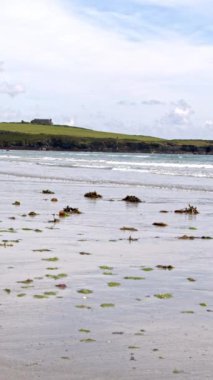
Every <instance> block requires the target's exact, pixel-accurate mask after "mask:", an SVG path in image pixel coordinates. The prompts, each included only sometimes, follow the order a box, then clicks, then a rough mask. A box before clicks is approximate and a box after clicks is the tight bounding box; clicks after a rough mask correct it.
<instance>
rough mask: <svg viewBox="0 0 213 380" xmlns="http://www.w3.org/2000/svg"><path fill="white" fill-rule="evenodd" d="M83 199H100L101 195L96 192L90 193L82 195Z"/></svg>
mask: <svg viewBox="0 0 213 380" xmlns="http://www.w3.org/2000/svg"><path fill="white" fill-rule="evenodd" d="M84 196H85V198H90V199H100V198H102V195H101V194H98V193H96V191H90V192H89V193H86V194H84Z"/></svg>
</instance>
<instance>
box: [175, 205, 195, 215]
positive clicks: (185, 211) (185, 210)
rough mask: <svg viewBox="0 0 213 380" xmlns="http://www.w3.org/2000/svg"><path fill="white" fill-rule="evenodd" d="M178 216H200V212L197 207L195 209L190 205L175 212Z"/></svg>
mask: <svg viewBox="0 0 213 380" xmlns="http://www.w3.org/2000/svg"><path fill="white" fill-rule="evenodd" d="M175 213H176V214H189V215H197V214H199V211H198V209H197V207H194V206H192V205H190V204H189V206H188V207H186V208H183V209H180V210H175Z"/></svg>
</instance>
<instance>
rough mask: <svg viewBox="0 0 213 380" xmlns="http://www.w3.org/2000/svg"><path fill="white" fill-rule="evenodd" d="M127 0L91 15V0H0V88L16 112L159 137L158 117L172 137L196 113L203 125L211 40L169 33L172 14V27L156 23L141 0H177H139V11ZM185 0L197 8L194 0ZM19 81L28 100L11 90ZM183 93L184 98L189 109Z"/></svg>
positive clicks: (212, 79) (155, 0)
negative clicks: (177, 127) (66, 117)
mask: <svg viewBox="0 0 213 380" xmlns="http://www.w3.org/2000/svg"><path fill="white" fill-rule="evenodd" d="M123 1H124V2H123ZM123 1H122V2H120V1H119V2H115V1H114V2H113V4H115V3H116V9H115V8H114V11H113V12H112V8H110V5H109V4H112V1H109V2H107V4H106V3H105V4H104V6H105V10H101V8H99V9H98V13H97V12H93V13H92V12H89V11H88V8H89V9H94V8H95V9H97V8H96V5H95V2H94V1H91V2H90V1H82V0H79V1H74V0H73V1H72V2H66V1H60V0H36V1H31V2H29V1H28V0H10V1H8V0H1V4H2V7H1V12H0V25H1V30H2V31H1V34H0V46H1V59H2V60H4V62H5V63H6V67H7V71H6V72H5V71H4V72H2V73H1V82H0V92H1V93H4V94H8V95H9V96H11V97H13V98H14V100H13V101H14V104H15V106H16V107H17V109H20V110H21V111H22V113H23V116H22V118H24V119H26V118H27V116H29V117H32V118H33V117H34V115H35V111H36V110H37V111H36V116H37V117H39V116H41V117H51V118H53V119H54V120H57V121H58V122H61V121H63V117H62V116H63V115H70V116H72V115H73V117H74V121H75V122H77V123H78V125H79V126H82V127H83V126H85V125H86V126H91V127H92V128H96V129H103V127H105V126H106V127H107V128H108V130H112V131H117V130H118V131H122V130H123V129H125V131H126V132H128V130H129V132H130V133H134V132H136V131H137V133H143V134H150V131H151V130H152V131H153V133H155V134H157V135H160V134H161V130H160V128H158V127H159V125H160V123H156V120H160V121H161V125H162V123H163V122H164V123H165V125H166V127H167V135H168V134H170V136H172V133H173V131H174V129H175V128H171V125H173V126H175V125H176V126H177V125H179V126H180V125H184V128H185V130H186V131H187V133H191V129H190V126H191V124H190V123H191V120H192V116H193V117H195V118H197V119H196V120H195V121H196V123H197V124H198V123H199V124H200V125H201V124H202V125H204V123H205V120H208V119H209V120H210V119H211V117H212V110H211V102H210V101H209V99H211V92H212V86H213V71H212V64H213V44H212V41H208V42H205V43H204V42H202V43H200V41H198V40H197V39H196V33H195V35H194V34H193V38H189V36H188V35H187V34H186V33H185V29H184V30H181V32H178V31H177V32H175V33H174V32H173V33H170V30H171V23H172V21H171V20H174V21H175V22H174V24H176V18H175V17H174V18H173V19H170V22H169V24H168V23H167V22H166V21H167V20H165V18H163V16H162V15H165V13H162V11H161V13H158V14H157V16H159V19H160V21H161V22H160V24H161V25H160V27H159V24H158V26H157V27H156V22H155V19H154V18H153V17H151V16H152V15H153V14H154V17H156V14H155V12H154V9H153V12H152V10H150V14H149V18H146V17H145V15H144V11H145V7H144V4H146V5H147V4H148V3H150V4H152V6H153V7H154V6H158V7H159V6H167V7H169V6H170V4H173V5H172V6H173V7H174V6H175V7H178V3H179V4H180V3H181V4H183V0H180V1H179V0H173V1H172V0H171V1H169V0H150V1H148V0H146V1H145V0H144V1H142V0H138V1H137V3H138V6H137V8H134V7H133V6H132V5H134V4H136V0H134V1H133V0H123ZM198 1H199V3H200V0H198ZM74 3H75V4H76V5H75V6H73V4H74ZM78 3H79V4H80V5H78ZM91 3H92V4H93V7H89V4H91ZM99 3H100V2H99ZM123 3H125V4H126V5H129V8H128V7H126V10H127V8H128V10H129V11H128V12H127V11H125V12H124V11H123V8H122V7H123ZM186 3H187V4H188V5H190V4H191V5H190V6H191V7H192V8H193V2H192V0H191V1H190V0H186ZM204 3H205V4H206V1H205V0H204ZM83 4H87V6H86V7H84V5H83ZM119 4H120V7H121V8H120V9H119V6H118V5H119ZM130 5H131V6H130ZM82 8H83V9H84V12H81V10H82ZM106 8H107V9H108V11H107V12H106ZM195 8H196V9H197V5H196V7H195V6H194V8H193V9H195ZM175 14H176V11H175ZM169 15H170V13H169ZM107 18H108V24H107V21H106V20H107ZM156 18H157V17H156ZM164 21H165V22H164ZM111 25H113V28H110V26H111ZM141 25H142V27H141ZM180 25H182V24H178V26H179V27H180ZM199 25H200V29H202V28H204V26H206V25H204V24H203V25H202V23H200V24H199ZM133 29H134V33H132V31H133ZM179 29H181V28H179ZM5 36H6V38H5ZM14 41H16V43H15V44H14ZM1 68H3V64H0V69H1ZM25 88H27V93H28V96H27V97H26V96H23V97H21V96H16V95H18V94H21V93H23V92H24V89H25ZM204 97H205V109H204V106H203V102H204V100H203V99H204ZM179 98H187V99H190V104H191V106H189V105H187V104H184V103H183V102H182V103H180V102H177V99H179ZM118 99H121V102H120V105H121V106H122V105H123V107H118ZM161 99H163V101H161ZM1 101H2V103H3V105H4V106H5V107H6V105H7V102H8V99H7V98H6V97H5V96H1ZM172 102H173V104H171V103H172ZM122 103H123V104H122ZM82 104H85V107H84V108H82ZM152 106H153V107H154V106H156V107H155V108H152ZM160 106H164V107H160ZM165 107H169V108H168V109H167V108H166V109H167V113H166V114H165ZM162 108H163V109H162ZM153 110H154V112H153ZM193 110H196V114H194V115H193ZM150 111H151V112H150ZM100 114H102V115H103V118H102V119H100V117H98V115H100ZM164 114H165V115H164ZM46 115H47V116H46ZM68 120H69V118H68ZM103 120H104V121H103ZM171 123H172V124H171ZM187 128H188V129H187Z"/></svg>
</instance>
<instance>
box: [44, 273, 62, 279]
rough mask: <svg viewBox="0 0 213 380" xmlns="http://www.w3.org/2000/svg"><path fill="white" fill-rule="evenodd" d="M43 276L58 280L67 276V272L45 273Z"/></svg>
mask: <svg viewBox="0 0 213 380" xmlns="http://www.w3.org/2000/svg"><path fill="white" fill-rule="evenodd" d="M45 277H47V278H51V279H53V280H60V278H64V277H67V274H66V273H59V274H57V275H54V274H46V275H45Z"/></svg>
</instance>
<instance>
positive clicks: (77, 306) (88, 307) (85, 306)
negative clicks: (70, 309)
mask: <svg viewBox="0 0 213 380" xmlns="http://www.w3.org/2000/svg"><path fill="white" fill-rule="evenodd" d="M75 307H76V308H77V309H88V310H91V309H92V308H91V306H87V305H75Z"/></svg>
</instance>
